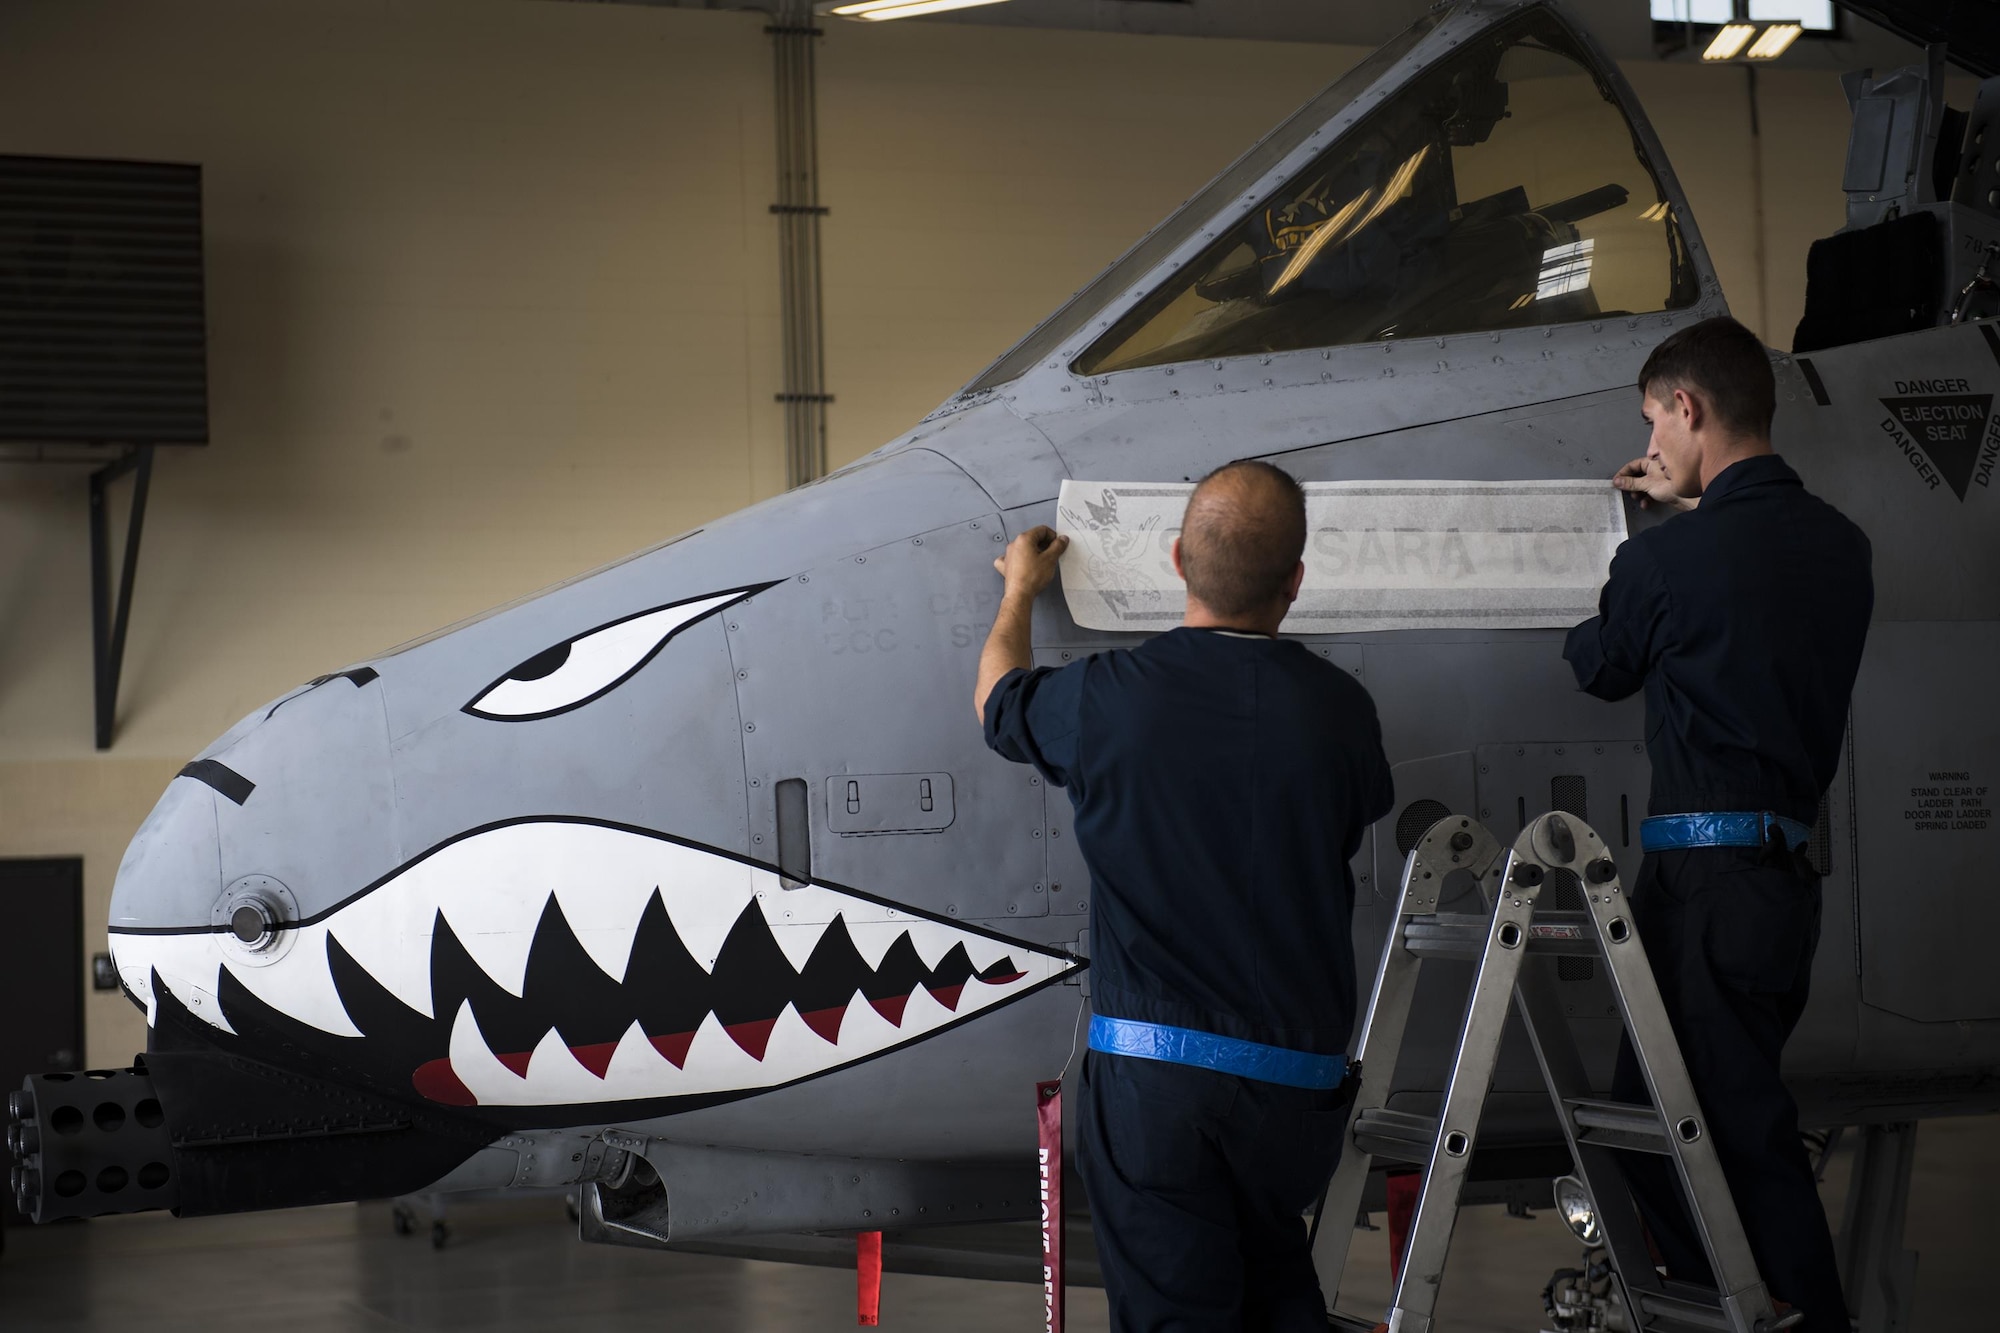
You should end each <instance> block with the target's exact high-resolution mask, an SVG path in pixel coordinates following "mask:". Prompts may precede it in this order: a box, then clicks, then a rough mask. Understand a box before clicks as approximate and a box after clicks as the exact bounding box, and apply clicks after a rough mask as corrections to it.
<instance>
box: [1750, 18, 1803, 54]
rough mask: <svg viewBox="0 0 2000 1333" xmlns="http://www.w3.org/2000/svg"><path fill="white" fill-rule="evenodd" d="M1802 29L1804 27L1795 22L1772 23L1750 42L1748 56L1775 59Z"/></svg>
mask: <svg viewBox="0 0 2000 1333" xmlns="http://www.w3.org/2000/svg"><path fill="white" fill-rule="evenodd" d="M1803 31H1804V29H1803V28H1801V27H1800V26H1799V25H1798V24H1796V23H1773V24H1772V25H1771V26H1770V27H1768V28H1766V29H1764V35H1763V36H1761V37H1759V38H1758V39H1757V40H1756V41H1754V42H1752V43H1750V58H1751V59H1752V60H1776V59H1777V58H1778V57H1779V56H1781V55H1783V54H1785V51H1786V50H1787V49H1788V48H1789V47H1790V46H1791V44H1792V43H1793V42H1796V41H1797V40H1798V39H1799V34H1800V33H1801V32H1803Z"/></svg>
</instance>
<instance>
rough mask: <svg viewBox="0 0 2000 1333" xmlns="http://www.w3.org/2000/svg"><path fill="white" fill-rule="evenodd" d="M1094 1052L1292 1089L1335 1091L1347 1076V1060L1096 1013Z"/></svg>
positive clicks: (1092, 1030)
mask: <svg viewBox="0 0 2000 1333" xmlns="http://www.w3.org/2000/svg"><path fill="white" fill-rule="evenodd" d="M1090 1049H1091V1050H1093V1051H1101V1052H1103V1053H1104V1054H1106V1055H1129V1056H1132V1057H1133V1058H1134V1059H1139V1060H1164V1061H1166V1062H1167V1063H1168V1064H1174V1065H1193V1066H1194V1067H1195V1068H1197V1069H1214V1070H1217V1071H1219V1072H1221V1073H1224V1074H1238V1075H1241V1076H1242V1077H1244V1078H1254V1079H1259V1080H1261V1081H1263V1082H1265V1083H1282V1084H1284V1085H1285V1086H1286V1087H1288V1088H1337V1087H1339V1086H1340V1081H1341V1080H1342V1079H1344V1078H1346V1077H1347V1057H1346V1056H1344V1055H1313V1054H1311V1053H1310V1052H1308V1051H1293V1050H1287V1049H1286V1048H1285V1047H1283V1046H1266V1045H1264V1044H1263V1043H1262V1042H1255V1041H1242V1040H1239V1039H1238V1038H1235V1037H1221V1036H1217V1035H1216V1034H1215V1033H1213V1032H1200V1031H1197V1030H1196V1029H1194V1028H1171V1027H1167V1026H1166V1025H1165V1024H1163V1023H1141V1022H1139V1021H1138V1020H1137V1019H1132V1018H1110V1017H1107V1016H1106V1015H1104V1014H1092V1015H1091V1018H1090Z"/></svg>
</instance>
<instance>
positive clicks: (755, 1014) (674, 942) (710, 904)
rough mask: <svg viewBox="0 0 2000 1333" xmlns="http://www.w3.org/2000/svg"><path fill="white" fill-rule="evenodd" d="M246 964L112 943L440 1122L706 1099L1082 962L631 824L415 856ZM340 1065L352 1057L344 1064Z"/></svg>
mask: <svg viewBox="0 0 2000 1333" xmlns="http://www.w3.org/2000/svg"><path fill="white" fill-rule="evenodd" d="M289 934H290V936H291V938H290V939H289V940H288V941H287V944H286V950H285V953H284V956H283V957H281V958H279V959H277V960H275V961H273V960H270V959H262V960H246V959H245V958H244V957H241V956H239V951H236V950H235V949H234V942H233V941H232V940H230V939H229V938H228V937H226V936H222V935H218V934H216V933H213V932H204V933H198V934H196V933H190V934H184V935H136V934H116V935H114V936H113V939H114V944H115V952H116V955H117V958H118V963H119V967H120V970H121V973H122V974H123V975H124V976H125V978H126V981H127V984H128V985H130V986H132V988H133V990H134V992H135V993H137V994H139V995H141V997H142V998H144V999H146V1000H147V1002H148V1005H149V1019H150V1018H151V1016H152V1007H153V1005H154V1003H155V1002H156V997H154V996H153V994H152V991H151V982H152V978H153V976H154V975H155V974H156V973H157V975H158V976H159V977H160V978H161V979H163V980H164V982H165V984H166V985H167V987H168V988H169V989H170V990H171V991H172V992H173V993H174V995H175V997H176V998H177V999H179V1000H181V1001H182V1002H183V1003H185V1004H186V1005H187V1006H188V1008H189V1010H190V1012H191V1013H193V1014H195V1016H197V1017H200V1018H204V1019H206V1020H207V1021H209V1022H211V1023H213V1024H215V1025H216V1026H218V1027H225V1028H226V1027H228V1026H229V1024H228V1019H227V1018H225V1016H224V1010H225V1009H227V1011H228V1012H229V1013H230V1014H234V1015H236V1016H237V1017H238V1020H239V1021H238V1026H239V1027H240V1026H241V1024H242V1022H244V1021H253V1025H254V1024H256V1023H261V1024H265V1025H269V1024H273V1023H275V1024H279V1025H284V1026H290V1025H304V1026H303V1027H299V1028H297V1031H298V1032H299V1033H300V1034H301V1035H302V1036H307V1037H308V1040H309V1041H310V1040H320V1039H317V1038H311V1037H309V1035H308V1033H307V1029H312V1030H316V1031H317V1033H320V1034H326V1035H327V1036H331V1037H341V1038H363V1039H365V1040H366V1041H367V1042H368V1043H369V1044H368V1047H367V1048H366V1050H367V1054H366V1055H363V1056H362V1057H360V1058H361V1059H363V1060H364V1061H366V1062H369V1063H370V1064H373V1063H375V1062H376V1061H381V1062H384V1063H387V1064H389V1065H391V1066H394V1067H396V1068H397V1069H398V1070H399V1073H397V1074H392V1075H389V1076H388V1077H389V1078H391V1079H392V1080H393V1081H395V1082H399V1083H401V1084H402V1085H403V1086H404V1087H406V1088H407V1087H409V1086H410V1085H411V1084H412V1083H413V1084H414V1086H415V1087H416V1089H417V1090H418V1091H419V1092H421V1093H422V1094H423V1095H425V1096H426V1097H429V1098H430V1099H432V1100H434V1101H438V1102H442V1103H444V1104H448V1105H472V1104H475V1103H476V1104H482V1105H570V1104H584V1103H591V1102H601V1101H615V1100H627V1099H635V1098H648V1099H650V1098H671V1097H679V1096H698V1095H713V1094H718V1093H728V1092H732V1091H736V1092H741V1091H746V1090H747V1091H754V1090H756V1089H758V1088H763V1087H771V1086H776V1085H778V1084H781V1083H786V1082H791V1081H793V1080H796V1079H799V1078H803V1077H807V1076H809V1075H811V1074H814V1073H818V1072H821V1071H823V1070H825V1069H829V1068H832V1067H834V1066H837V1065H842V1064H847V1063H850V1062H852V1061H854V1060H857V1059H862V1058H865V1057H867V1056H870V1055H874V1054H877V1053H879V1052H881V1051H883V1050H886V1049H889V1048H890V1047H893V1046H897V1045H901V1044H904V1043H907V1042H909V1041H912V1040H915V1039H917V1038H920V1037H922V1036H924V1035H926V1034H927V1033H929V1032H932V1031H934V1030H936V1029H938V1028H940V1027H943V1026H945V1025H947V1024H949V1023H952V1022H955V1021H958V1020H959V1019H962V1018H964V1017H966V1016H967V1015H969V1014H972V1013H975V1012H978V1011H979V1010H981V1009H984V1008H987V1007H990V1006H992V1005H994V1004H997V1003H1001V1002H1003V1001H1005V1000H1007V999H1009V998H1012V997H1014V996H1017V995H1019V994H1022V993H1024V992H1025V991H1027V990H1031V989H1033V988H1035V987H1036V986H1038V985H1040V984H1041V983H1043V982H1045V981H1047V980H1049V979H1050V978H1052V977H1054V976H1056V975H1058V974H1059V973H1061V972H1063V971H1065V970H1067V969H1068V968H1070V967H1071V966H1074V964H1073V962H1072V961H1071V960H1070V959H1068V958H1066V957H1064V956H1062V955H1060V954H1056V953H1054V952H1051V951H1047V950H1044V949H1040V948H1037V947H1035V946H1032V945H1027V944H1025V943H1023V942H1021V941H1018V940H1008V939H1005V938H1001V937H997V936H992V935H988V934H984V933H982V932H980V931H977V930H973V929H967V928H963V927H959V926H957V925H954V924H950V923H946V922H941V921H935V920H932V919H929V918H927V917H922V916H917V915H915V914H913V913H911V912H909V911H908V910H907V909H892V908H888V907H886V906H885V905H884V904H881V903H879V902H876V901H874V900H870V899H865V898H860V897H858V896H856V895H853V894H850V893H844V892H842V891H840V890H837V889H831V888H827V887H824V886H820V885H811V884H809V885H805V886H802V887H798V888H792V889H785V888H782V887H780V886H779V883H778V881H777V878H776V876H775V875H773V874H772V873H770V872H769V871H766V870H762V869H760V868H758V867H755V866H750V865H746V864H744V863H742V862H740V861H737V860H735V859H733V858H731V857H728V856H725V855H722V854H720V853H717V852H713V851H709V850H707V849H704V848H700V847H695V846H690V845H688V844H685V843H680V842H675V841H673V840H670V839H668V838H664V837H660V836H656V835H652V834H647V833H644V832H641V831H638V830H633V829H629V828H625V827H621V826H614V825H605V824H597V823H592V822H587V821H582V820H574V819H550V820H531V821H522V822H516V823H510V824H505V825H499V826H496V827H493V828H489V829H485V830H481V831H477V832H475V833H472V834H468V835H466V836H463V837H461V838H459V839H456V840H454V841H452V842H449V843H446V844H444V845H442V846H440V847H438V848H436V849H434V850H433V851H431V852H430V853H427V854H426V855H424V856H421V857H419V858H417V859H416V860H414V861H412V862H411V863H410V864H408V865H406V866H404V867H403V868H402V869H401V870H399V871H398V872H397V873H395V874H394V875H391V876H389V877H388V878H387V879H385V880H384V881H382V882H381V883H379V884H377V885H376V886H374V887H373V888H372V889H371V890H369V891H367V892H365V893H363V894H362V895H360V896H358V897H356V898H355V899H353V900H351V901H350V902H348V903H347V904H345V905H343V906H342V907H340V908H338V909H337V910H335V911H333V912H331V913H329V914H327V915H326V916H324V917H323V918H321V919H319V920H316V921H312V922H309V923H307V924H306V925H303V926H299V927H295V928H294V929H293V930H292V931H291V932H289ZM341 1058H342V1059H347V1060H353V1059H355V1058H356V1056H355V1053H354V1052H353V1051H351V1050H343V1052H342V1055H341Z"/></svg>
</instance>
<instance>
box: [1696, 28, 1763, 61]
mask: <svg viewBox="0 0 2000 1333" xmlns="http://www.w3.org/2000/svg"><path fill="white" fill-rule="evenodd" d="M1756 35H1757V25H1756V24H1754V23H1728V24H1724V25H1723V28H1722V31H1720V32H1718V33H1716V34H1715V40H1714V41H1712V42H1710V43H1709V44H1708V49H1707V50H1706V51H1703V52H1702V53H1701V58H1702V59H1703V60H1734V59H1735V58H1736V55H1737V52H1739V51H1741V50H1742V49H1743V48H1744V47H1745V46H1747V45H1749V44H1750V39H1751V38H1752V37H1755V36H1756Z"/></svg>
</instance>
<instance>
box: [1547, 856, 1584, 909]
mask: <svg viewBox="0 0 2000 1333" xmlns="http://www.w3.org/2000/svg"><path fill="white" fill-rule="evenodd" d="M1535 907H1536V909H1537V910H1539V911H1543V912H1581V911H1583V910H1585V903H1584V901H1583V881H1582V880H1580V879H1578V878H1577V877H1576V872H1575V871H1574V870H1564V869H1561V868H1560V867H1558V868H1557V869H1554V870H1551V871H1549V878H1548V881H1547V882H1546V883H1544V884H1543V885H1542V896H1541V897H1540V898H1538V899H1536V901H1535Z"/></svg>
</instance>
